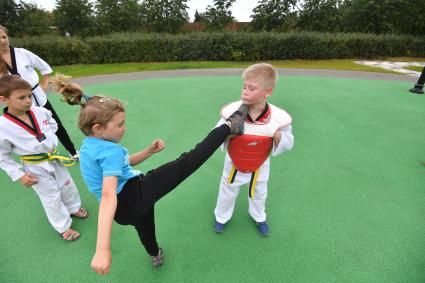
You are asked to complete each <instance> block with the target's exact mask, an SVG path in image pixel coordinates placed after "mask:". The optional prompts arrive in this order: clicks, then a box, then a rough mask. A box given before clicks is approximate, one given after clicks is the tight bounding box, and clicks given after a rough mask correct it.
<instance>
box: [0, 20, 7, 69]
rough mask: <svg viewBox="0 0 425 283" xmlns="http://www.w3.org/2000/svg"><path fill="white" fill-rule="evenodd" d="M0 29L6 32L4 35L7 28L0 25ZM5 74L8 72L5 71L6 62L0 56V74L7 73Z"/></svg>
mask: <svg viewBox="0 0 425 283" xmlns="http://www.w3.org/2000/svg"><path fill="white" fill-rule="evenodd" d="M0 29H1V30H3V31H4V32H5V33H6V35H7V28H5V27H4V26H2V25H0ZM7 74H8V72H7V67H6V62H5V61H4V60H3V58H2V57H1V56H0V76H2V75H7Z"/></svg>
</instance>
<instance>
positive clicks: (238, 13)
mask: <svg viewBox="0 0 425 283" xmlns="http://www.w3.org/2000/svg"><path fill="white" fill-rule="evenodd" d="M25 2H32V3H36V4H37V6H38V7H41V8H43V9H46V10H49V11H51V10H53V9H54V7H55V4H56V0H37V1H34V0H27V1H25ZM208 5H211V6H212V5H213V0H189V1H188V2H187V6H189V9H188V11H187V12H188V14H189V17H190V19H191V20H193V15H195V11H196V10H198V12H199V13H202V12H205V9H206V7H207V6H208ZM257 5H258V0H236V1H235V2H234V3H233V6H232V15H233V17H235V18H236V20H237V21H238V22H249V21H251V18H250V16H251V14H252V9H254V8H255V7H256V6H257Z"/></svg>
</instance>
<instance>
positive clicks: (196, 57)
mask: <svg viewBox="0 0 425 283" xmlns="http://www.w3.org/2000/svg"><path fill="white" fill-rule="evenodd" d="M11 43H12V45H13V46H16V47H23V48H26V49H28V50H30V51H32V52H34V53H36V54H38V55H40V56H41V57H42V58H44V59H45V60H46V61H47V62H49V64H51V65H70V64H78V63H83V64H102V63H126V62H166V61H258V60H284V59H343V58H362V59H372V58H379V57H402V56H408V57H425V38H418V37H412V36H403V35H390V34H389V35H374V34H359V33H337V34H333V33H306V32H302V33H248V32H245V33H244V32H238V33H229V32H227V33H189V34H178V35H172V34H155V33H133V34H122V33H121V34H111V35H109V36H104V37H99V36H95V37H88V38H77V37H74V38H63V37H27V38H11Z"/></svg>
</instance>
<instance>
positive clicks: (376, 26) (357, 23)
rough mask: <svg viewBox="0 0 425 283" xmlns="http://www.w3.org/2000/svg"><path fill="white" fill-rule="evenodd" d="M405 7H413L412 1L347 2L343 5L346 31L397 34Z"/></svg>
mask: <svg viewBox="0 0 425 283" xmlns="http://www.w3.org/2000/svg"><path fill="white" fill-rule="evenodd" d="M413 2H414V1H413ZM405 5H411V4H410V1H406V0H346V1H345V2H344V4H343V5H342V9H343V18H344V23H343V24H344V30H345V31H348V32H366V33H367V32H370V33H376V34H382V33H390V32H395V31H396V30H397V27H396V21H397V20H396V19H397V18H399V17H400V10H401V9H402V7H403V6H405ZM422 20H423V19H422Z"/></svg>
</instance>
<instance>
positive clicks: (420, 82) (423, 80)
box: [415, 66, 425, 89]
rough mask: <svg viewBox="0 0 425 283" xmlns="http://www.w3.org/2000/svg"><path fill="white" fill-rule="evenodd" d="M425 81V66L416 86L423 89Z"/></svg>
mask: <svg viewBox="0 0 425 283" xmlns="http://www.w3.org/2000/svg"><path fill="white" fill-rule="evenodd" d="M424 83H425V66H424V68H423V70H422V74H421V76H420V77H419V79H418V82H417V83H416V85H415V88H420V89H423V88H424Z"/></svg>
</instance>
